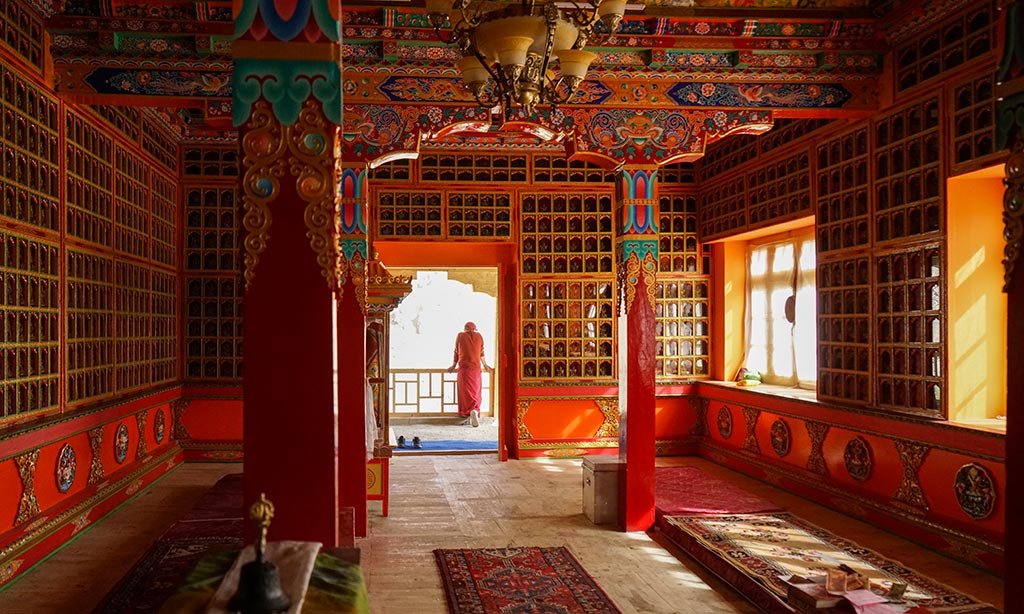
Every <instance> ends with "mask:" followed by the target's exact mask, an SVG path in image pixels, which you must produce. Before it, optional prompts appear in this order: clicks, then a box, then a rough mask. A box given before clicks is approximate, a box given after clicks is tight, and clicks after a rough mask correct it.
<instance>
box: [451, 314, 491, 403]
mask: <svg viewBox="0 0 1024 614" xmlns="http://www.w3.org/2000/svg"><path fill="white" fill-rule="evenodd" d="M483 355H484V337H483V335H481V334H480V333H478V332H476V331H463V332H461V333H459V334H458V336H457V337H455V362H456V363H458V367H459V376H458V380H457V384H456V388H457V391H458V400H459V415H460V416H462V417H464V418H465V417H468V416H469V414H470V412H472V411H473V410H474V409H475V410H477V411H480V400H481V397H482V394H481V377H480V365H481V362H480V361H481V359H482V358H483Z"/></svg>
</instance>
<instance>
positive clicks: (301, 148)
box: [285, 100, 341, 290]
mask: <svg viewBox="0 0 1024 614" xmlns="http://www.w3.org/2000/svg"><path fill="white" fill-rule="evenodd" d="M286 134H287V138H286V139H285V140H286V141H287V144H288V147H289V150H290V153H291V156H290V157H289V159H288V166H289V170H290V171H291V174H292V176H293V177H295V191H296V193H297V194H298V195H299V196H300V197H301V198H302V199H303V200H305V201H306V210H305V212H304V219H305V222H306V228H307V231H306V236H307V237H308V238H309V246H310V247H311V248H312V249H313V253H315V254H316V261H317V264H319V265H320V270H321V273H322V274H323V276H324V278H325V279H326V280H327V285H328V286H330V288H331V289H332V290H337V289H338V271H339V269H340V266H341V251H340V250H339V248H338V235H339V234H340V221H339V218H338V200H337V199H338V195H337V194H336V191H337V188H336V186H335V181H334V169H335V159H334V158H335V156H334V146H333V143H334V137H333V135H331V134H328V126H327V122H326V120H325V119H324V116H323V114H322V113H321V111H320V106H319V104H318V103H316V102H315V101H312V100H307V101H306V103H305V104H304V105H303V108H302V111H301V112H300V113H299V117H298V119H297V120H296V122H295V124H294V125H293V126H291V127H290V128H289V129H288V131H287V133H286Z"/></svg>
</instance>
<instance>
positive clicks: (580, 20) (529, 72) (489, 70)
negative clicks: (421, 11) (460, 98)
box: [426, 0, 626, 115]
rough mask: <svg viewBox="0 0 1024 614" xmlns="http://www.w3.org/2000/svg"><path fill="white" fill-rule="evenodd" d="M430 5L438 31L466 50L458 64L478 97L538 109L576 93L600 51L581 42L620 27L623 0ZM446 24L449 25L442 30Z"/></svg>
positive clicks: (440, 0) (474, 0)
mask: <svg viewBox="0 0 1024 614" xmlns="http://www.w3.org/2000/svg"><path fill="white" fill-rule="evenodd" d="M426 5H427V14H428V17H429V19H430V25H432V26H433V27H434V31H435V32H436V33H437V36H438V38H439V39H441V41H442V42H444V43H446V44H454V45H456V46H457V47H458V49H459V51H460V52H461V54H462V58H461V59H460V60H459V62H458V69H459V72H460V73H461V74H462V79H463V81H464V82H465V83H466V86H467V87H468V88H469V91H471V92H472V93H473V97H474V98H476V101H477V103H478V104H480V106H482V107H486V108H494V107H498V106H500V107H501V108H502V110H503V111H504V110H505V109H509V108H513V107H517V106H518V107H522V109H523V110H525V111H526V113H527V115H533V113H534V112H535V110H536V107H537V105H538V104H548V105H551V106H552V108H554V107H556V106H557V105H559V104H562V103H564V102H567V101H568V100H569V99H570V98H572V96H573V94H574V93H575V92H576V89H577V88H578V87H579V85H580V83H581V82H582V81H583V79H585V78H586V76H587V70H588V69H589V68H590V64H591V62H593V61H594V59H595V58H596V57H597V54H596V53H593V52H591V51H587V50H585V49H584V47H585V46H586V45H587V43H588V42H591V41H596V39H598V37H601V38H606V37H608V36H611V35H612V34H613V33H614V32H615V30H616V29H618V27H619V23H620V22H621V21H622V14H623V12H624V11H625V8H626V0H587V1H585V2H577V1H575V0H569V1H556V0H542V1H541V2H537V1H536V0H522V1H521V2H520V3H519V4H515V3H508V2H503V1H501V0H426ZM598 22H601V23H603V24H604V32H599V31H598V28H597V24H598ZM447 26H450V27H451V31H450V33H447V34H445V33H443V32H442V29H443V28H445V27H447ZM556 64H557V67H558V75H557V76H556V74H555V70H554V68H555V65H556Z"/></svg>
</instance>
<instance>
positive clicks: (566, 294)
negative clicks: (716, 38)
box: [370, 152, 710, 386]
mask: <svg viewBox="0 0 1024 614" xmlns="http://www.w3.org/2000/svg"><path fill="white" fill-rule="evenodd" d="M660 177H661V180H662V182H663V183H662V184H661V188H660V194H661V196H660V198H661V202H660V210H661V218H660V220H659V222H660V224H661V233H660V236H659V240H660V246H659V257H660V266H661V270H660V272H659V277H658V287H657V289H656V303H657V304H656V306H655V309H656V311H657V317H658V324H657V336H658V339H657V353H658V362H657V369H658V373H657V376H658V378H659V379H660V380H663V381H672V380H679V379H685V378H692V377H702V376H707V375H708V374H709V363H708V361H709V356H710V280H709V277H708V276H707V272H708V271H709V268H710V263H709V253H708V252H707V251H706V250H705V249H704V248H703V247H702V246H701V245H700V244H699V243H698V240H697V232H698V226H697V206H698V198H697V192H696V190H695V188H694V174H693V169H692V167H691V166H689V165H687V166H686V167H682V166H680V167H678V168H671V169H664V170H663V171H662V174H661V175H660ZM614 180H615V175H614V173H612V172H609V171H605V170H603V169H601V168H599V167H597V166H594V165H591V164H588V163H584V162H569V161H568V160H566V158H565V156H564V155H560V154H526V153H522V154H508V153H481V152H477V153H476V154H473V155H464V154H456V153H433V152H431V153H424V154H421V156H420V158H419V159H418V160H416V161H404V162H399V163H393V164H389V165H385V166H382V167H380V168H378V169H376V170H375V171H374V172H373V174H372V176H371V197H370V198H371V201H372V208H371V209H372V211H373V213H372V215H373V220H372V224H373V228H374V230H373V233H374V236H375V237H376V238H378V239H381V240H402V239H409V240H431V239H437V240H446V241H461V240H472V241H499V242H515V243H516V244H517V246H518V249H519V276H518V295H519V296H518V305H519V309H518V312H519V318H518V332H519V351H518V352H517V354H518V355H519V357H520V359H519V365H518V368H519V380H520V382H521V383H522V384H523V385H539V386H545V385H553V386H564V385H573V384H580V383H593V382H596V381H603V382H606V383H609V384H614V382H615V378H616V373H617V371H616V356H615V336H616V332H615V310H616V308H617V300H618V298H617V292H618V290H617V288H616V282H615V275H616V271H615V269H616V267H615V249H614V241H615V232H614V228H613V202H612V199H613V194H612V189H613V186H614Z"/></svg>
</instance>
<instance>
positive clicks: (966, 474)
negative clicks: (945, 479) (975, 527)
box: [953, 463, 996, 520]
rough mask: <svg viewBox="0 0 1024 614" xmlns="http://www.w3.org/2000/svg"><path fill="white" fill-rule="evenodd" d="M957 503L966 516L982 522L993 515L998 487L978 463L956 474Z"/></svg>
mask: <svg viewBox="0 0 1024 614" xmlns="http://www.w3.org/2000/svg"><path fill="white" fill-rule="evenodd" d="M953 490H954V492H956V502H957V503H959V504H960V509H962V510H963V511H964V513H965V514H967V515H968V516H970V517H971V518H973V519H975V520H981V519H982V518H985V517H986V516H988V515H989V514H991V513H992V509H993V508H995V504H996V486H995V483H994V482H993V481H992V476H991V475H989V472H988V470H987V469H985V468H984V467H982V466H981V465H979V464H977V463H968V464H966V465H964V466H963V467H960V470H959V471H957V472H956V479H955V480H954V481H953Z"/></svg>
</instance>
